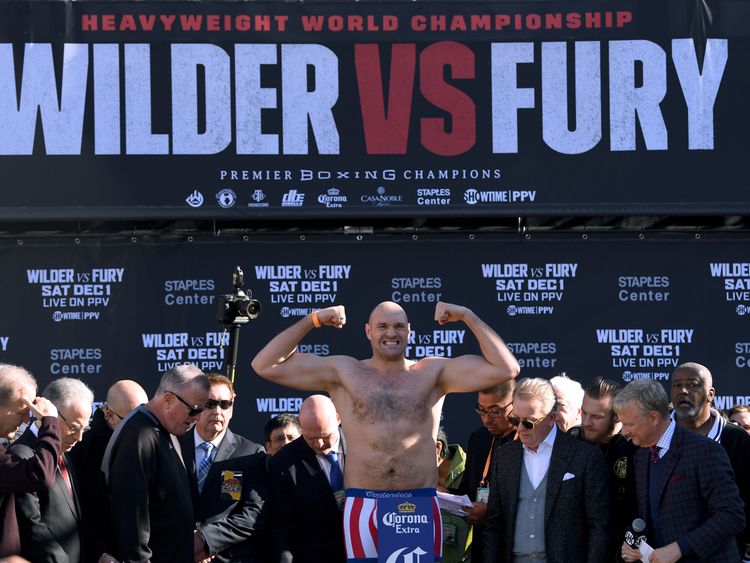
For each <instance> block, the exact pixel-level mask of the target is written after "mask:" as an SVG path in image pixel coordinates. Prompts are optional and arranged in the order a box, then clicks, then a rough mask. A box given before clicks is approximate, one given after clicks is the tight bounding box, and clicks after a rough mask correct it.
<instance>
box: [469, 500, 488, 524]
mask: <svg viewBox="0 0 750 563" xmlns="http://www.w3.org/2000/svg"><path fill="white" fill-rule="evenodd" d="M466 512H468V513H469V514H468V516H464V520H466V523H467V524H471V525H472V526H484V522H485V521H486V520H487V504H486V503H484V502H475V503H474V506H473V507H472V508H470V509H468V510H466Z"/></svg>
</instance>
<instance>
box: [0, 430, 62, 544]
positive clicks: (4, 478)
mask: <svg viewBox="0 0 750 563" xmlns="http://www.w3.org/2000/svg"><path fill="white" fill-rule="evenodd" d="M34 446H35V448H36V451H34V454H33V457H31V458H29V459H22V458H20V457H19V456H18V455H16V454H13V453H12V452H9V451H8V450H6V449H5V448H4V447H3V446H0V531H2V533H0V557H7V556H8V555H18V554H20V553H21V537H20V531H19V529H18V518H17V516H16V499H15V495H16V494H18V493H27V492H34V491H44V490H46V489H48V488H49V487H51V486H52V484H53V483H54V481H55V471H56V469H57V456H59V455H60V431H59V430H58V426H57V417H51V416H45V417H44V418H42V425H41V427H40V428H39V437H38V439H37V441H36V443H35V444H34Z"/></svg>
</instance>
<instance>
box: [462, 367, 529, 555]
mask: <svg viewBox="0 0 750 563" xmlns="http://www.w3.org/2000/svg"><path fill="white" fill-rule="evenodd" d="M515 388H516V381H515V379H511V380H510V381H506V382H505V383H501V384H500V385H497V386H495V387H492V388H490V389H485V390H483V391H480V392H479V393H477V404H476V406H475V407H474V411H475V412H476V413H477V414H478V415H479V418H480V419H481V421H482V426H481V427H480V428H479V429H477V430H475V431H474V432H472V433H471V436H469V446H468V449H467V452H466V470H465V471H464V476H463V479H462V481H461V484H460V486H459V487H458V489H457V490H456V491H454V492H455V493H456V494H461V495H468V496H469V498H470V499H471V501H472V502H473V503H474V507H473V508H472V509H471V510H470V511H469V515H468V516H467V517H466V518H465V519H466V521H467V522H468V523H469V524H472V525H473V526H474V531H473V540H472V543H471V561H472V563H482V558H483V557H484V553H483V552H484V544H483V542H482V534H483V532H484V522H485V520H486V518H487V498H488V495H489V491H490V470H491V469H492V461H493V460H494V457H495V452H497V450H498V449H499V448H500V446H502V445H503V444H505V443H507V442H509V441H511V440H513V438H514V436H515V433H516V429H515V427H514V426H513V425H512V424H511V423H510V422H509V421H508V413H509V412H510V407H511V403H512V402H513V390H514V389H515Z"/></svg>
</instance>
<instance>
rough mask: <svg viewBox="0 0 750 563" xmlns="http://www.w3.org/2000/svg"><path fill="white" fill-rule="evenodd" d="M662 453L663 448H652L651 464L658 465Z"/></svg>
mask: <svg viewBox="0 0 750 563" xmlns="http://www.w3.org/2000/svg"><path fill="white" fill-rule="evenodd" d="M660 451H661V447H659V446H651V463H657V462H658V461H659V460H660V459H661V458H660V457H659V452H660Z"/></svg>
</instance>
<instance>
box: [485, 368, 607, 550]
mask: <svg viewBox="0 0 750 563" xmlns="http://www.w3.org/2000/svg"><path fill="white" fill-rule="evenodd" d="M555 402H556V398H555V393H554V390H553V388H552V385H551V384H550V382H549V381H547V380H546V379H523V380H521V381H520V382H519V383H518V385H517V386H516V389H515V391H514V393H513V410H512V411H511V413H510V414H509V415H508V420H509V421H510V422H511V423H512V424H514V425H515V426H517V427H518V437H519V440H516V441H513V442H510V443H507V444H505V445H503V446H502V447H501V448H500V450H498V452H497V455H496V456H495V460H494V469H493V471H492V479H491V481H490V497H489V501H488V503H487V523H486V525H485V532H484V561H485V563H500V562H503V563H521V562H523V563H526V562H528V563H532V562H534V563H536V562H546V561H549V562H550V563H568V562H569V563H581V562H588V563H596V562H604V561H607V560H609V559H611V554H608V553H607V551H608V549H607V545H608V519H609V490H608V485H607V470H606V466H605V464H604V458H603V456H602V453H601V452H600V451H599V448H597V447H596V446H594V445H593V444H589V443H587V442H584V441H581V440H577V439H575V438H572V437H570V436H568V435H566V434H564V433H563V432H560V431H559V430H558V429H557V427H556V425H555Z"/></svg>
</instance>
